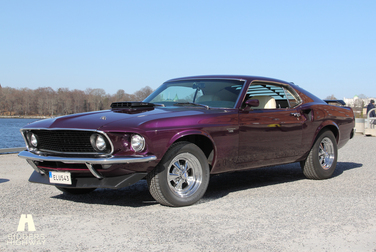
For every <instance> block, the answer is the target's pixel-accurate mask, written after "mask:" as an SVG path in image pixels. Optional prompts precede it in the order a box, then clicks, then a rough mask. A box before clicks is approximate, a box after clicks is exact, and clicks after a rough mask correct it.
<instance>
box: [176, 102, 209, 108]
mask: <svg viewBox="0 0 376 252" xmlns="http://www.w3.org/2000/svg"><path fill="white" fill-rule="evenodd" d="M186 105H188V106H197V107H203V108H206V109H210V107H209V106H208V105H204V104H198V103H193V102H178V103H174V106H186Z"/></svg>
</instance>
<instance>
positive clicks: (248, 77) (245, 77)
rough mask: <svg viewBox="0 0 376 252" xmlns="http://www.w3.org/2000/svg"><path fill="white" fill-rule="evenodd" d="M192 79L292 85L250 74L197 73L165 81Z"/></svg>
mask: <svg viewBox="0 0 376 252" xmlns="http://www.w3.org/2000/svg"><path fill="white" fill-rule="evenodd" d="M194 79H231V80H246V81H247V82H252V81H258V80H259V81H269V82H278V83H285V84H289V85H294V84H293V83H291V82H286V81H283V80H279V79H275V78H269V77H262V76H251V75H197V76H187V77H180V78H174V79H170V80H168V81H166V82H173V81H182V80H194Z"/></svg>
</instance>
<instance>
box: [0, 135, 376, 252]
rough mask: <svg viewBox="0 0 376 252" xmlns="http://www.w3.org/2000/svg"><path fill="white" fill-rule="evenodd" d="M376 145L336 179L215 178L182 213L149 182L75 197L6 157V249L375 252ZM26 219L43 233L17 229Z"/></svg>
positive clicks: (284, 170) (355, 144)
mask: <svg viewBox="0 0 376 252" xmlns="http://www.w3.org/2000/svg"><path fill="white" fill-rule="evenodd" d="M375 147H376V138H373V137H364V136H361V135H356V136H355V138H354V139H352V140H351V141H350V142H349V143H348V144H347V145H346V146H345V147H344V148H342V149H340V150H339V158H338V164H337V169H336V171H335V173H334V175H333V177H332V178H331V179H328V180H322V181H321V180H320V181H315V180H308V179H305V178H304V176H303V175H302V173H301V170H300V166H299V164H297V163H295V164H290V165H283V166H275V167H269V168H262V169H255V170H250V171H246V172H237V173H230V174H222V175H217V176H213V177H212V178H211V181H210V185H209V188H208V191H207V193H206V194H205V196H204V198H203V199H202V200H201V201H200V202H199V203H198V204H195V205H193V206H189V207H183V208H171V207H164V206H161V205H159V204H157V203H156V202H155V201H154V200H153V198H152V197H151V196H150V194H149V192H148V189H147V185H146V182H145V181H140V182H139V183H137V184H135V185H133V186H131V187H128V188H124V189H121V190H109V189H100V190H96V191H94V192H92V193H90V194H87V195H84V196H82V195H81V196H68V195H65V194H62V193H61V192H60V191H58V190H57V189H56V188H55V187H52V186H46V185H39V184H33V183H29V182H28V181H27V180H28V178H29V176H30V174H31V173H32V168H31V167H30V166H29V165H28V164H27V163H26V161H25V160H23V159H20V158H18V157H17V156H16V155H15V154H9V155H0V197H1V206H0V210H1V211H0V251H105V250H106V251H173V250H175V251H230V250H231V251H341V252H342V251H371V252H375V251H376V211H375V209H376V201H375V195H376V189H375V188H376V186H375V182H376V168H375V165H374V161H375V157H374V155H375V154H374V153H375V152H374V150H375ZM21 214H30V215H32V219H33V222H34V224H35V229H36V231H29V230H28V229H27V228H26V231H23V232H22V231H17V228H18V224H19V221H20V217H21ZM24 226H25V225H24Z"/></svg>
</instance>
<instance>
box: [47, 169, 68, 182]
mask: <svg viewBox="0 0 376 252" xmlns="http://www.w3.org/2000/svg"><path fill="white" fill-rule="evenodd" d="M49 176H50V183H54V184H64V185H71V184H72V179H71V174H70V172H54V171H50V172H49Z"/></svg>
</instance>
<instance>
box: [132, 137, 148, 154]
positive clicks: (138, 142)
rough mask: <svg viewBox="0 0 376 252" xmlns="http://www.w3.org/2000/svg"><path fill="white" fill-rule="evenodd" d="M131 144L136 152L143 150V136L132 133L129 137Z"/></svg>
mask: <svg viewBox="0 0 376 252" xmlns="http://www.w3.org/2000/svg"><path fill="white" fill-rule="evenodd" d="M131 146H132V149H133V150H134V151H136V152H140V151H143V150H144V148H145V138H143V137H142V136H140V135H133V136H132V138H131Z"/></svg>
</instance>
